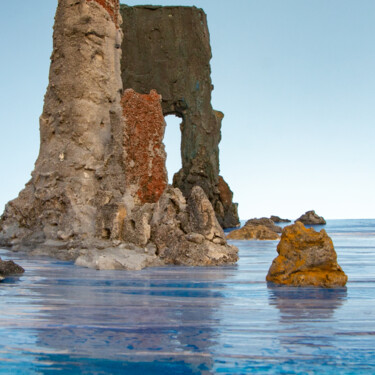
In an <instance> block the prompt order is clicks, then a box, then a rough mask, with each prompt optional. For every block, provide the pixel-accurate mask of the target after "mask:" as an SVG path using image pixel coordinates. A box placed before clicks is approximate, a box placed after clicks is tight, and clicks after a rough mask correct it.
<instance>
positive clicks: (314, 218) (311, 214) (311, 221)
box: [296, 210, 327, 225]
mask: <svg viewBox="0 0 375 375" xmlns="http://www.w3.org/2000/svg"><path fill="white" fill-rule="evenodd" d="M297 221H300V222H301V223H303V224H305V225H325V224H327V223H326V221H325V220H324V218H323V217H322V216H319V215H317V214H316V213H315V211H313V210H312V211H307V212H305V213H304V214H303V215H302V216H301V217H299V218H298V219H297V220H296V222H297Z"/></svg>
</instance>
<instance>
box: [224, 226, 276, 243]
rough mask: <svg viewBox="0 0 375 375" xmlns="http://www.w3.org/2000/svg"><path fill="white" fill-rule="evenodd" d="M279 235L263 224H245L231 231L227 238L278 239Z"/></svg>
mask: <svg viewBox="0 0 375 375" xmlns="http://www.w3.org/2000/svg"><path fill="white" fill-rule="evenodd" d="M279 238H280V236H279V235H278V234H277V233H276V232H275V231H273V230H272V229H270V228H269V227H266V226H265V225H253V224H247V225H245V226H243V227H242V228H240V229H236V230H233V231H231V232H230V233H229V234H228V235H227V239H228V240H278V239H279Z"/></svg>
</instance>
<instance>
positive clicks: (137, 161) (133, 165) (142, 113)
mask: <svg viewBox="0 0 375 375" xmlns="http://www.w3.org/2000/svg"><path fill="white" fill-rule="evenodd" d="M160 101H161V97H160V95H158V94H157V92H156V91H155V90H152V91H151V92H150V94H149V95H146V94H145V95H141V94H138V93H136V92H135V91H134V90H132V89H128V90H125V92H124V95H123V97H122V100H121V104H122V107H123V115H124V121H125V126H124V165H125V179H126V189H127V190H129V191H130V193H131V195H132V196H135V197H136V198H137V200H138V202H139V203H141V204H143V203H155V202H157V201H158V199H159V198H160V196H161V194H162V193H163V191H164V189H165V188H166V186H167V183H168V176H167V170H166V167H165V160H166V153H165V150H164V144H163V138H164V130H165V121H164V116H163V112H162V110H161V105H160Z"/></svg>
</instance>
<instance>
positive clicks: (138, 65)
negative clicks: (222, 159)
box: [121, 5, 240, 228]
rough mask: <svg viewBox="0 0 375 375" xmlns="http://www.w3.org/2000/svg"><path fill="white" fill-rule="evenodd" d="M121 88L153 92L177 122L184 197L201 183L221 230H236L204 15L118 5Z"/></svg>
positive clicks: (175, 181)
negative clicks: (213, 96) (221, 172)
mask: <svg viewBox="0 0 375 375" xmlns="http://www.w3.org/2000/svg"><path fill="white" fill-rule="evenodd" d="M121 15H122V18H123V21H124V22H123V25H122V30H123V33H124V38H123V44H122V45H123V55H122V60H121V69H122V79H123V86H124V90H126V89H128V88H129V89H134V90H135V91H136V92H138V93H141V94H149V92H150V91H151V90H156V91H157V92H158V93H159V94H160V95H161V96H162V103H161V105H162V109H163V114H164V115H165V116H166V115H169V114H174V115H176V116H178V117H180V118H181V125H180V129H181V162H182V168H181V170H180V171H178V172H177V173H176V174H175V175H174V178H173V186H174V187H177V188H179V189H180V190H181V191H182V193H183V194H184V196H185V198H186V199H188V197H189V195H190V192H191V191H192V189H193V187H194V186H196V185H199V186H200V187H201V188H202V189H203V190H204V192H205V194H206V195H207V197H208V199H209V200H210V202H211V204H212V206H213V208H214V210H215V214H216V217H217V219H218V220H219V223H220V224H221V226H222V227H224V228H230V227H236V226H239V224H240V222H239V218H238V213H237V204H235V203H233V193H232V191H231V190H230V188H229V186H228V184H227V182H226V181H225V180H224V178H223V177H221V176H220V175H219V143H220V140H221V123H222V120H223V118H224V114H223V113H222V112H220V111H216V110H214V109H213V108H212V104H211V92H212V90H213V84H212V81H211V67H210V60H211V57H212V53H211V45H210V34H209V31H208V25H207V17H206V14H205V13H204V11H203V10H202V9H198V8H196V7H186V6H166V7H162V6H152V5H144V6H134V7H129V6H127V5H121Z"/></svg>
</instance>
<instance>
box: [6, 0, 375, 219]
mask: <svg viewBox="0 0 375 375" xmlns="http://www.w3.org/2000/svg"><path fill="white" fill-rule="evenodd" d="M145 3H146V4H154V5H188V6H192V5H195V6H197V7H199V8H203V9H204V10H205V12H206V14H207V18H208V25H209V29H210V37H211V46H212V54H213V58H212V60H211V68H212V82H213V84H214V87H215V89H214V91H213V93H212V104H213V107H214V108H215V109H217V110H220V111H222V112H224V114H225V117H224V120H223V125H222V141H221V144H220V168H221V174H222V175H223V176H224V178H225V179H226V181H227V182H228V183H229V185H230V187H231V189H232V191H233V192H234V200H235V201H236V202H238V203H239V213H240V217H241V219H248V218H251V217H261V216H270V215H271V214H275V215H279V216H281V217H288V218H290V219H295V218H297V217H298V216H300V215H301V214H302V213H304V212H305V211H307V210H310V209H315V211H316V212H317V213H318V214H320V215H322V216H324V217H325V218H328V219H330V218H331V219H333V218H375V198H374V194H375V174H374V169H375V168H374V164H375V150H374V148H375V43H374V37H375V22H374V20H375V1H373V0H329V1H328V0H233V1H231V2H228V1H222V0H176V1H166V0H161V1H151V0H148V1H135V0H133V1H127V2H126V4H128V5H139V4H145ZM56 5H57V0H33V1H30V0H18V1H13V2H9V1H8V2H5V3H4V4H2V11H1V13H0V34H1V35H2V47H1V60H0V82H1V89H0V124H1V138H0V139H1V147H0V175H1V176H2V181H1V184H0V211H2V210H3V207H4V204H5V203H6V202H7V201H8V200H10V199H13V198H15V197H16V196H17V195H18V193H19V191H20V190H21V189H22V188H23V186H24V185H25V183H26V182H27V181H28V180H29V179H30V173H31V171H32V169H33V166H34V162H35V160H36V158H37V155H38V150H39V116H40V115H41V113H42V107H43V97H44V94H45V91H46V88H47V84H48V70H49V57H50V55H51V52H52V26H53V17H54V13H55V9H56ZM168 125H169V126H168V128H169V129H168V136H169V137H172V139H173V137H175V138H174V140H173V141H170V140H169V139H168V140H167V145H166V147H167V151H168V150H169V160H168V165H169V164H170V163H169V162H170V161H178V160H179V155H178V152H179V151H178V148H179V143H180V135H179V134H178V130H177V132H176V131H175V132H172V133H171V135H169V130H173V129H172V128H173V127H174V130H176V129H178V126H177V124H176V123H171V122H170V121H169V120H168ZM173 133H174V134H173ZM170 168H172V169H173V168H175V169H174V170H169V173H170V174H171V173H174V172H176V169H177V166H176V165H175V166H173V165H172V166H170Z"/></svg>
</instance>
